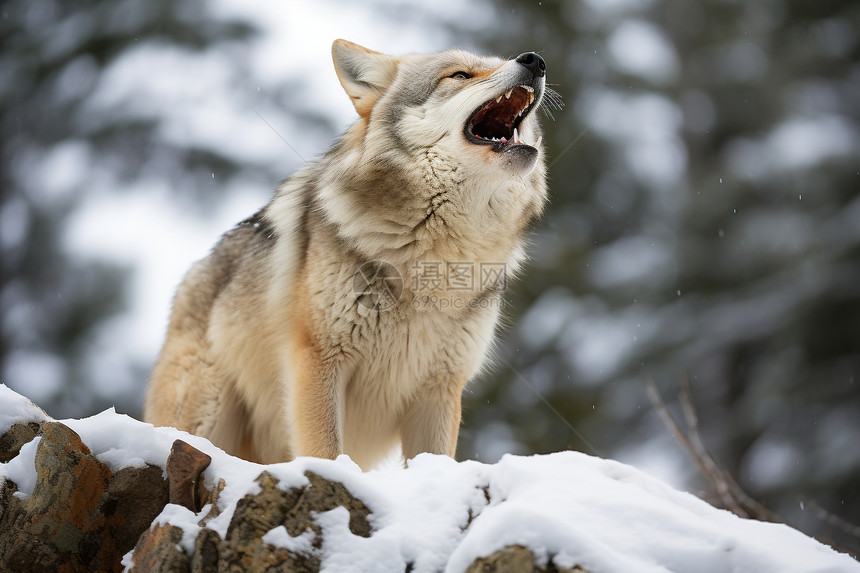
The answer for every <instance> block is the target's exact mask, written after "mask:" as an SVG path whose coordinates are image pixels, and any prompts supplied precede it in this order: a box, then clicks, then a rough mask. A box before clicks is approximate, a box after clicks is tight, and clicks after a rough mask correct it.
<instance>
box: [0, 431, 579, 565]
mask: <svg viewBox="0 0 860 573" xmlns="http://www.w3.org/2000/svg"><path fill="white" fill-rule="evenodd" d="M37 438H38V444H37V445H36V454H35V473H36V482H35V486H34V487H33V491H32V492H19V491H18V484H16V483H15V482H13V481H12V480H10V479H4V480H3V482H2V486H0V571H64V572H74V571H121V570H123V568H124V566H128V567H130V569H131V571H134V572H137V573H144V572H188V573H192V572H194V573H198V572H200V573H203V572H216V571H291V572H312V571H318V570H319V568H320V558H319V554H320V550H321V548H322V545H323V542H324V539H323V530H322V528H321V527H320V525H319V524H318V523H317V519H316V516H317V515H318V514H320V513H322V512H326V511H329V510H332V509H335V508H339V507H340V508H344V509H345V510H346V511H347V512H348V514H349V518H348V526H349V531H350V533H351V534H352V535H356V536H359V537H365V538H368V537H370V536H371V535H373V533H374V529H373V526H372V525H371V519H370V518H371V510H370V509H369V508H368V507H367V505H365V503H364V502H363V501H361V500H360V499H358V498H357V497H356V496H355V495H353V494H352V493H351V492H350V491H349V490H348V489H347V488H346V487H345V486H344V485H343V484H341V483H339V482H337V481H332V480H329V479H326V478H324V477H322V476H320V475H318V474H316V473H314V472H312V471H306V472H305V473H304V476H305V478H307V483H306V484H305V485H302V486H298V487H282V486H281V484H280V483H279V480H278V479H277V478H276V477H275V476H273V475H272V474H271V473H270V472H269V471H266V470H263V471H262V472H261V473H260V474H259V476H258V477H257V479H256V484H257V485H258V486H259V492H255V493H253V494H250V493H249V494H246V495H245V496H244V497H242V498H241V499H240V500H239V501H238V502H236V504H235V508H233V515H232V518H231V519H230V523H229V527H228V528H227V530H226V535H225V536H224V537H223V538H222V536H221V535H220V534H219V532H218V531H216V530H215V529H210V528H209V527H207V524H208V523H209V522H211V520H213V519H214V518H215V517H217V516H218V515H219V513H220V511H221V510H222V509H223V508H220V507H219V505H218V497H219V494H220V492H221V490H222V489H223V487H224V481H223V480H220V481H218V482H217V484H216V485H215V487H211V488H210V489H206V488H205V487H204V485H203V484H204V480H203V479H202V475H201V474H202V472H203V471H204V470H205V469H206V468H207V467H208V465H209V463H210V461H211V458H210V457H209V456H208V455H207V454H205V453H203V452H201V451H199V450H197V449H195V448H193V447H192V446H190V445H189V444H187V443H185V442H183V441H181V440H176V441H175V442H174V444H173V446H172V448H171V452H170V456H169V457H168V459H167V463H166V466H165V469H162V468H161V467H158V466H155V465H149V464H146V465H143V466H141V467H124V468H120V469H118V470H117V471H111V469H110V468H109V467H108V465H107V464H105V463H103V462H102V461H100V460H99V459H98V458H97V457H96V456H95V455H93V453H92V452H91V451H90V448H88V447H87V445H86V444H84V443H83V441H82V440H81V438H80V436H79V435H78V434H77V433H75V432H74V431H73V430H72V429H70V428H69V427H68V426H65V425H63V424H61V423H59V422H54V421H47V420H46V421H42V422H28V423H16V424H14V425H12V427H11V428H10V429H9V430H8V431H7V432H6V433H4V434H3V435H2V436H0V460H2V462H4V463H5V462H9V461H11V460H13V459H15V458H16V457H17V456H18V455H19V454H20V452H21V449H22V447H23V446H24V445H25V444H27V443H30V442H32V441H33V440H34V439H37ZM165 474H166V478H165V477H164V475H165ZM485 495H486V492H485ZM168 503H173V504H176V505H180V506H182V507H184V508H186V509H187V510H189V511H191V512H194V513H196V514H198V515H199V516H200V518H199V521H198V524H199V530H196V531H194V532H193V537H192V538H191V539H190V541H188V540H187V539H188V532H186V531H185V530H183V529H182V528H180V527H177V526H175V525H171V524H170V523H160V522H158V521H156V518H157V517H158V516H159V514H161V513H162V511H163V510H164V509H165V506H166V505H167V504H168ZM207 504H208V507H207ZM204 507H207V509H206V510H205V511H202V510H203V508H204ZM281 527H283V529H284V531H283V534H284V535H283V536H282V538H283V539H293V540H295V539H301V540H302V541H301V544H300V546H297V547H293V548H286V547H283V546H279V545H278V544H277V543H273V542H272V539H270V538H267V535H269V534H271V532H273V531H277V530H278V529H279V528H281ZM467 527H468V525H467ZM184 544H186V545H187V546H186V545H184ZM129 552H130V553H129ZM126 554H129V557H130V558H127V560H126V562H125V564H124V563H123V557H124V556H125V555H126ZM535 563H536V559H535V556H534V555H533V554H532V552H531V551H530V550H529V549H527V548H525V547H521V546H512V547H506V548H504V549H502V550H500V551H498V552H497V553H496V554H494V555H491V556H489V557H486V558H483V559H478V560H476V561H475V562H474V563H473V564H472V566H471V567H470V568H469V569H468V571H469V572H470V573H479V572H486V573H488V572H519V571H534V572H544V571H562V572H568V571H569V572H571V573H573V572H574V571H577V572H579V571H583V570H582V569H579V568H575V569H559V568H556V567H554V566H553V564H552V562H550V563H549V564H548V565H547V566H546V567H538V566H537V565H536V564H535ZM408 569H409V567H408V566H407V570H408Z"/></svg>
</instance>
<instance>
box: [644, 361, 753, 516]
mask: <svg viewBox="0 0 860 573" xmlns="http://www.w3.org/2000/svg"><path fill="white" fill-rule="evenodd" d="M645 384H646V386H645V388H646V390H647V392H648V398H649V399H650V400H651V404H652V405H653V406H654V409H655V410H657V414H659V416H660V419H662V420H663V424H665V426H666V428H667V429H668V430H669V432H670V433H671V434H672V436H673V437H674V438H675V440H676V441H677V442H678V443H679V444H680V445H681V447H683V448H684V449H685V450H686V451H687V454H688V455H689V456H690V458H691V459H692V460H693V463H694V464H696V469H698V470H699V473H700V474H702V475H703V476H704V477H705V478H707V479H708V480H709V481H710V482H711V483H713V484H714V488H715V489H716V490H717V495H718V496H719V498H720V502H721V503H722V504H723V507H725V508H726V509H728V510H730V511H731V512H732V513H735V514H737V515H739V516H741V517H749V513H748V512H747V511H746V510H745V509H744V508H743V507H742V506H741V504H740V503H738V501H737V500H736V499H735V498H734V496H733V495H732V492H731V487H730V486H729V483H728V481H727V480H726V476H725V472H723V471H722V470H721V469H720V467H719V466H718V465H717V464H716V462H715V461H714V459H713V457H711V455H710V454H709V453H708V451H707V450H706V449H705V446H704V444H703V443H702V439H701V437H700V436H699V432H698V417H697V416H696V412H695V408H694V407H693V402H692V399H691V398H690V396H689V394H688V395H687V397H686V399H685V400H684V403H685V406H684V408H683V409H684V418H685V423H686V425H687V429H686V431H685V430H684V429H683V428H681V426H680V424H678V422H677V421H676V420H675V417H674V416H672V413H671V412H670V411H669V407H668V406H667V405H666V402H665V401H664V400H663V397H662V396H660V392H659V391H658V390H657V384H656V383H655V382H654V379H653V378H651V377H648V378H646V379H645Z"/></svg>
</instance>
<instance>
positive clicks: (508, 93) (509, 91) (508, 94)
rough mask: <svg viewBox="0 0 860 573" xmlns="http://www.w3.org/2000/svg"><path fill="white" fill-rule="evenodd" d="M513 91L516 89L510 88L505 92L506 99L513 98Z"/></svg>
mask: <svg viewBox="0 0 860 573" xmlns="http://www.w3.org/2000/svg"><path fill="white" fill-rule="evenodd" d="M513 91H514V90H508V91H506V92H505V99H511V94H512V93H513Z"/></svg>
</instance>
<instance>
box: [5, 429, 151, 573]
mask: <svg viewBox="0 0 860 573" xmlns="http://www.w3.org/2000/svg"><path fill="white" fill-rule="evenodd" d="M37 436H38V437H39V443H38V446H37V448H36V456H35V471H36V483H35V487H34V489H33V491H32V493H31V494H30V495H27V496H23V495H16V494H17V493H18V485H17V484H16V483H14V482H12V481H10V480H4V481H3V484H2V488H0V571H116V570H119V569H120V560H121V559H122V556H123V555H124V554H125V553H126V552H128V551H129V550H130V549H132V548H133V547H134V545H135V543H136V542H137V540H138V538H139V537H140V535H141V534H142V533H143V532H144V531H146V530H147V529H148V528H149V526H150V524H151V523H152V520H153V519H155V516H157V515H158V514H159V513H160V512H161V510H162V509H163V508H164V505H165V504H166V503H167V482H166V480H165V479H163V477H162V474H163V470H162V469H161V468H159V467H156V466H151V465H146V466H144V467H127V468H122V469H120V470H118V471H117V472H112V471H111V470H110V468H109V467H108V466H107V465H106V464H104V463H102V462H101V461H99V460H98V458H96V457H95V456H93V455H92V453H91V452H90V449H89V448H88V447H87V446H86V445H85V444H84V443H83V442H82V441H81V439H80V437H79V436H78V435H77V434H76V433H75V432H73V431H72V430H71V429H69V428H68V427H67V426H64V425H63V424H60V423H58V422H42V423H41V424H37V423H33V422H31V423H28V424H15V425H13V426H12V429H10V430H9V431H8V432H6V433H5V434H4V435H3V436H2V438H0V444H2V445H3V450H2V451H0V459H6V460H11V459H13V458H14V457H15V456H17V455H18V453H19V452H20V450H21V447H22V446H23V445H24V444H25V443H27V442H29V441H32V439H34V438H35V437H37ZM28 438H29V439H28Z"/></svg>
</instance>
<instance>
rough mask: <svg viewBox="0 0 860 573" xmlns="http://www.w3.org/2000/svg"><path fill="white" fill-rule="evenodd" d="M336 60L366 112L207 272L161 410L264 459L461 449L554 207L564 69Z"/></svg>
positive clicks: (429, 59)
mask: <svg viewBox="0 0 860 573" xmlns="http://www.w3.org/2000/svg"><path fill="white" fill-rule="evenodd" d="M332 56H333V59H334V67H335V71H336V73H337V77H338V78H339V80H340V83H341V85H342V86H343V89H344V90H345V91H346V93H347V95H349V97H350V99H351V100H352V103H353V105H354V106H355V110H356V111H357V112H358V116H359V118H358V120H357V121H356V122H355V124H354V125H352V127H350V128H349V129H348V130H347V131H346V133H345V134H344V135H343V136H342V137H341V138H340V139H339V140H337V142H335V144H334V145H333V146H332V148H331V149H330V150H329V151H328V152H327V153H326V154H325V155H324V156H323V157H322V158H321V159H319V160H317V161H316V162H314V163H312V164H310V165H308V166H306V167H303V168H302V169H300V170H299V171H298V172H297V173H296V174H294V175H293V176H292V177H290V178H289V179H287V180H286V181H284V182H283V183H282V184H281V185H280V187H279V188H278V190H277V192H276V194H275V196H274V198H273V199H272V200H271V201H270V202H269V203H268V204H267V205H266V206H265V207H263V208H262V209H261V210H260V211H259V212H257V213H256V214H255V215H253V216H252V217H250V218H248V219H246V220H245V221H242V222H241V223H239V224H238V225H237V226H236V227H234V228H233V229H232V230H230V231H228V232H227V233H226V234H225V235H224V236H223V237H222V238H221V240H220V242H219V243H218V244H217V245H216V246H215V248H214V249H213V251H212V252H211V253H210V254H209V256H207V257H206V258H204V259H203V260H201V261H200V262H198V263H196V264H195V265H194V266H193V267H192V269H191V270H190V272H189V273H188V275H187V276H186V277H185V279H184V280H183V282H182V284H181V285H180V287H179V289H178V291H177V293H176V297H175V299H174V304H173V311H172V314H171V317H170V324H169V327H168V332H167V339H166V341H165V343H164V347H163V349H162V350H161V354H160V356H159V358H158V361H157V363H156V365H155V368H154V370H153V373H152V378H151V380H150V383H149V387H148V389H147V396H146V404H145V407H144V418H145V419H146V420H147V421H149V422H151V423H153V424H156V425H164V426H175V427H177V428H179V429H182V430H187V431H188V432H192V433H194V434H197V435H200V436H204V437H206V438H209V439H210V440H211V441H212V442H213V443H214V444H216V445H217V446H219V447H221V448H223V449H224V450H226V451H227V452H229V453H232V454H234V455H238V456H241V457H243V458H245V459H248V460H253V461H258V462H263V463H274V462H281V461H288V460H291V459H293V457H295V456H317V457H324V458H334V457H336V456H338V455H340V454H343V453H346V454H348V455H349V456H350V457H351V458H352V459H353V460H355V461H356V462H357V463H358V464H359V465H360V466H361V467H362V468H365V469H366V468H368V467H371V466H372V465H373V464H374V463H375V462H377V461H378V460H380V459H381V458H382V457H384V456H385V455H387V454H388V453H389V452H390V451H392V450H393V448H395V447H396V446H397V444H398V443H399V444H400V445H401V448H402V452H403V455H404V457H405V458H406V459H409V458H411V457H413V456H415V455H417V454H419V453H421V452H433V453H438V454H447V455H449V456H453V455H454V452H455V449H456V445H457V434H458V431H459V425H460V400H461V394H462V391H463V388H464V386H465V384H466V382H468V381H469V380H470V379H471V378H472V377H474V376H475V374H476V373H477V372H478V371H479V370H480V368H481V365H482V363H483V362H484V361H485V356H486V354H487V352H488V348H489V346H490V342H491V340H492V339H493V335H494V330H495V326H496V323H497V321H498V318H499V312H500V306H501V297H502V291H503V289H504V285H505V284H506V281H507V280H508V278H509V277H510V276H512V275H513V274H514V273H516V271H517V269H518V267H519V266H520V265H521V263H522V261H523V259H524V256H525V253H524V237H525V234H526V233H527V229H528V228H529V226H530V223H531V222H532V221H533V220H535V219H536V218H537V217H539V216H540V214H541V212H542V210H543V206H544V203H545V201H546V194H547V190H546V182H545V174H546V168H545V166H544V161H543V157H544V151H543V148H542V146H541V132H540V127H539V125H538V121H537V119H536V117H535V115H536V114H535V113H534V112H535V110H536V109H537V108H538V107H539V106H540V105H541V102H542V100H543V99H544V94H545V90H546V88H545V76H546V64H545V63H544V60H543V58H541V57H540V56H539V55H537V54H535V53H533V52H526V53H524V54H521V55H519V56H518V57H516V58H515V59H513V60H508V61H505V60H501V59H498V58H488V57H481V56H476V55H474V54H471V53H468V52H463V51H457V50H450V51H445V52H441V53H437V54H431V55H406V56H390V55H386V54H382V53H379V52H375V51H372V50H369V49H367V48H363V47H361V46H359V45H357V44H353V43H351V42H347V41H344V40H337V41H335V42H334V44H333V46H332Z"/></svg>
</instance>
